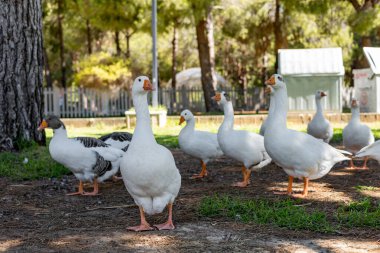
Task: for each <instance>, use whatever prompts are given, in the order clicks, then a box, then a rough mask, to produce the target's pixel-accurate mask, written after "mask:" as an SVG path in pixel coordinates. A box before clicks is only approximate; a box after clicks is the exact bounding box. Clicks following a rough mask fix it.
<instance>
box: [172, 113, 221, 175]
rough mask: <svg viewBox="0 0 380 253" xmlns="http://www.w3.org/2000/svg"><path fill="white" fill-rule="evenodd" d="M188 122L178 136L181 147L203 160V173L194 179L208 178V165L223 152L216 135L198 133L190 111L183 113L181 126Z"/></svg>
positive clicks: (187, 152) (203, 132)
mask: <svg viewBox="0 0 380 253" xmlns="http://www.w3.org/2000/svg"><path fill="white" fill-rule="evenodd" d="M184 121H186V126H185V127H184V128H182V130H181V132H180V133H179V136H178V143H179V147H180V148H181V150H182V151H183V152H185V153H186V154H189V155H191V156H194V157H196V158H198V159H200V160H201V166H202V171H201V173H200V174H195V175H193V176H192V178H202V177H204V176H207V169H206V165H207V163H208V162H209V161H210V160H211V159H213V158H216V157H219V156H222V155H223V151H222V150H221V149H220V147H219V143H218V137H217V136H216V134H213V133H210V132H205V131H196V130H195V129H194V128H195V119H194V115H193V114H192V113H191V111H189V110H184V111H182V112H181V117H180V121H179V124H180V125H181V124H182V123H183V122H184Z"/></svg>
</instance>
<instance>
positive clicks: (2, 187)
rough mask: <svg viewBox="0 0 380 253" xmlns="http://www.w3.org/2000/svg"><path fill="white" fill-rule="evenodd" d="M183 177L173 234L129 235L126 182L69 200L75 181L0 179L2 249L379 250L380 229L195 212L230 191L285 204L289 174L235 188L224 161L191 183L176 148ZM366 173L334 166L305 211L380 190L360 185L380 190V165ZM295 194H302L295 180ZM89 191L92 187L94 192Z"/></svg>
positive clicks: (234, 174) (234, 173)
mask: <svg viewBox="0 0 380 253" xmlns="http://www.w3.org/2000/svg"><path fill="white" fill-rule="evenodd" d="M173 154H174V156H175V159H176V162H177V166H178V168H179V169H180V171H181V175H182V188H181V191H180V194H179V196H178V198H177V200H176V203H175V208H174V221H175V224H176V229H175V230H173V231H151V232H142V233H136V232H129V231H127V230H126V227H127V226H131V225H137V223H138V222H139V213H138V208H137V207H136V206H134V205H133V200H132V198H131V197H130V196H129V195H128V193H127V191H126V190H125V187H124V185H123V182H121V181H119V182H111V181H110V182H106V183H104V184H102V185H101V188H100V190H101V195H99V196H95V197H90V196H65V193H67V192H70V191H73V190H74V189H75V187H76V186H77V180H76V179H75V178H74V177H73V176H68V177H64V178H63V179H61V180H38V181H25V182H15V181H10V180H8V179H4V178H0V203H1V205H0V224H1V227H0V251H4V252H121V251H124V252H228V251H229V252H380V231H379V230H373V229H372V230H371V229H364V228H357V229H347V230H342V231H338V232H337V233H335V234H328V235H326V234H320V233H316V232H309V231H292V230H289V229H285V228H278V227H276V226H271V225H257V224H253V223H252V224H244V223H241V222H239V221H231V220H227V219H225V218H213V219H210V218H204V217H201V216H199V215H198V214H197V212H196V210H197V205H198V204H199V202H200V200H201V198H202V197H203V196H211V195H213V194H215V193H228V194H230V195H237V196H242V197H244V198H246V197H248V198H270V199H282V198H284V199H285V198H287V197H285V196H278V195H273V193H272V192H273V190H285V187H286V184H287V176H286V174H285V173H284V172H283V171H282V169H280V168H278V167H277V166H276V165H274V164H272V165H270V166H268V167H266V168H264V169H262V171H260V172H258V173H255V174H253V178H252V183H251V185H250V186H249V187H247V188H244V189H240V188H233V187H231V186H230V185H231V183H233V182H235V181H237V180H240V179H241V172H240V171H241V167H240V164H239V163H237V162H235V161H233V160H231V159H228V158H225V157H222V158H220V159H218V160H216V161H213V162H210V163H209V166H208V170H209V176H208V177H207V178H206V179H197V180H192V179H190V176H191V175H192V174H193V173H197V172H199V169H200V166H199V161H197V160H196V159H194V158H191V157H189V156H187V155H185V154H183V153H182V152H181V151H180V150H177V149H175V150H173ZM369 166H370V170H368V171H349V170H346V169H345V168H344V166H337V167H335V168H334V169H333V170H332V171H331V172H330V174H328V175H327V176H325V177H324V178H322V179H319V180H316V181H312V183H311V185H310V186H311V188H310V194H309V196H308V198H306V199H305V200H303V202H304V203H305V204H306V206H307V208H311V209H313V208H318V209H319V210H323V211H325V212H326V213H328V214H329V215H333V214H334V211H335V210H336V208H337V207H338V206H339V205H340V204H342V203H344V202H349V201H353V200H359V199H361V198H363V197H364V196H371V197H374V198H380V192H376V191H361V192H359V191H357V190H356V189H355V188H354V186H356V185H365V186H374V187H380V169H379V167H380V166H379V165H378V164H377V162H375V161H371V162H370V163H369ZM294 189H295V190H296V191H297V190H298V191H300V190H301V189H302V184H301V182H300V181H297V182H296V183H295V185H294ZM88 190H91V189H88ZM166 217H167V213H166V211H165V213H163V214H160V215H155V216H150V217H148V221H149V222H150V223H151V224H156V223H161V222H164V221H165V220H166Z"/></svg>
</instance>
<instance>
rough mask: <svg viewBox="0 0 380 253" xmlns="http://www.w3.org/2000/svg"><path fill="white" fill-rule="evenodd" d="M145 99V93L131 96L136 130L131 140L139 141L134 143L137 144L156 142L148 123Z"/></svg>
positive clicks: (146, 101)
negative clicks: (134, 111)
mask: <svg viewBox="0 0 380 253" xmlns="http://www.w3.org/2000/svg"><path fill="white" fill-rule="evenodd" d="M147 99H148V98H147V93H145V94H133V106H134V107H135V110H136V129H135V132H134V133H133V140H140V141H136V142H137V143H143V142H144V143H145V144H146V142H156V139H155V138H154V135H153V131H152V126H151V123H150V114H149V108H148V100H147Z"/></svg>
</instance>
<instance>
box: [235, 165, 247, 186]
mask: <svg viewBox="0 0 380 253" xmlns="http://www.w3.org/2000/svg"><path fill="white" fill-rule="evenodd" d="M241 173H242V174H243V181H241V182H237V183H233V184H232V186H236V187H247V186H248V185H249V184H250V183H251V182H250V181H249V179H250V178H251V171H250V170H247V168H246V167H245V166H243V168H242V170H241Z"/></svg>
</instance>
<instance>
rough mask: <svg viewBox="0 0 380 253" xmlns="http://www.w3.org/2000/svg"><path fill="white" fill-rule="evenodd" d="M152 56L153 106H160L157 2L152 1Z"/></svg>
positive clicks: (155, 0)
mask: <svg viewBox="0 0 380 253" xmlns="http://www.w3.org/2000/svg"><path fill="white" fill-rule="evenodd" d="M152 39H153V45H152V54H153V61H152V62H153V66H152V84H153V88H154V91H153V94H152V106H153V107H157V106H158V85H157V80H158V73H157V66H158V64H157V0H152Z"/></svg>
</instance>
